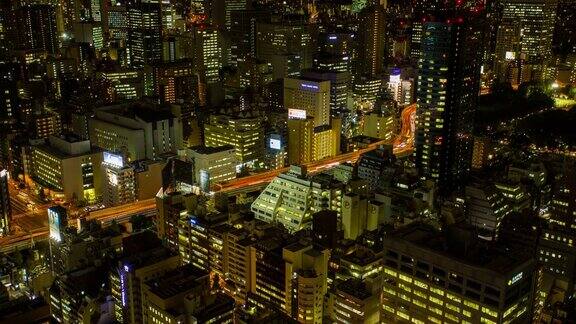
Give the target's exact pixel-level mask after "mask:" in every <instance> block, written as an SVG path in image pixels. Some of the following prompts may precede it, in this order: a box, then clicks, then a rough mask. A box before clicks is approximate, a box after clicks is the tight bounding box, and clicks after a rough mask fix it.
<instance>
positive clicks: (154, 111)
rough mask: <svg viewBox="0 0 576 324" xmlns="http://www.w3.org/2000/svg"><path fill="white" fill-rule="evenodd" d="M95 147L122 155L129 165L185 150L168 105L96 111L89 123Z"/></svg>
mask: <svg viewBox="0 0 576 324" xmlns="http://www.w3.org/2000/svg"><path fill="white" fill-rule="evenodd" d="M89 134H90V139H91V140H92V143H93V144H94V145H96V146H99V147H101V148H103V149H105V150H108V151H111V152H119V153H121V154H122V155H123V156H124V157H125V158H126V160H127V161H128V162H132V161H136V160H142V159H154V158H156V157H158V156H159V155H161V154H164V153H167V152H173V153H175V152H176V151H177V150H178V149H181V148H182V143H183V139H182V124H181V121H180V119H179V118H177V117H176V116H175V115H174V114H173V113H172V112H171V107H170V106H167V105H155V104H153V105H149V104H147V103H144V102H139V103H134V102H132V103H128V104H120V105H114V106H107V107H101V108H98V109H96V112H95V116H94V117H93V118H92V119H91V120H90V122H89Z"/></svg>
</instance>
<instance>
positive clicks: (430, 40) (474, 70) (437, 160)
mask: <svg viewBox="0 0 576 324" xmlns="http://www.w3.org/2000/svg"><path fill="white" fill-rule="evenodd" d="M477 20H478V19H477V18H474V17H466V18H464V17H456V18H450V19H446V20H445V21H443V22H427V23H425V24H424V26H423V37H422V44H421V46H422V47H421V57H420V60H419V63H418V69H419V73H420V75H419V79H418V88H417V89H418V90H417V102H418V105H419V108H418V111H417V121H418V129H417V131H416V139H415V148H414V151H415V152H414V153H415V157H416V165H417V166H418V168H419V171H420V173H421V176H422V177H423V178H428V179H434V180H436V181H438V182H439V187H440V189H441V190H443V191H446V190H449V189H451V188H453V187H455V186H456V185H457V184H458V183H459V182H460V181H461V180H463V179H465V177H466V175H467V173H468V170H469V169H470V158H471V152H472V137H471V135H472V134H471V133H472V128H473V117H474V112H475V110H476V106H477V95H478V94H477V92H478V83H479V77H480V60H481V57H480V54H481V51H479V50H478V49H479V46H480V41H481V32H480V29H479V28H478V21H477Z"/></svg>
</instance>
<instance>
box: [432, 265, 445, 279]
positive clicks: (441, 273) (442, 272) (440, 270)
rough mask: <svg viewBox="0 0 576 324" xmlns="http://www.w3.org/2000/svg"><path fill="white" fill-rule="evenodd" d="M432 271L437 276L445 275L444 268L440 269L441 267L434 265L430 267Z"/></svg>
mask: <svg viewBox="0 0 576 324" xmlns="http://www.w3.org/2000/svg"><path fill="white" fill-rule="evenodd" d="M432 272H433V273H434V274H435V275H438V276H440V277H446V271H444V270H442V269H440V268H436V267H434V268H433V269H432Z"/></svg>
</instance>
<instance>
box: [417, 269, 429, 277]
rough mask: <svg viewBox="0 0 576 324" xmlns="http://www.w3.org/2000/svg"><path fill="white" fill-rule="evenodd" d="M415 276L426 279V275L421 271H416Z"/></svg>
mask: <svg viewBox="0 0 576 324" xmlns="http://www.w3.org/2000/svg"><path fill="white" fill-rule="evenodd" d="M416 277H418V278H422V279H428V276H427V275H426V274H425V273H424V272H422V271H416Z"/></svg>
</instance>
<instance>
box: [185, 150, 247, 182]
mask: <svg viewBox="0 0 576 324" xmlns="http://www.w3.org/2000/svg"><path fill="white" fill-rule="evenodd" d="M186 156H187V157H188V158H190V159H191V160H192V162H193V165H194V179H195V180H194V182H195V183H196V184H198V185H200V187H201V188H203V190H208V189H209V188H210V186H211V185H213V184H216V183H219V182H223V181H229V180H232V179H235V178H236V165H237V160H236V150H235V149H234V147H233V146H232V145H224V146H220V147H207V146H203V145H202V146H194V147H191V148H188V149H187V150H186Z"/></svg>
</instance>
